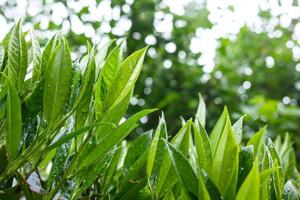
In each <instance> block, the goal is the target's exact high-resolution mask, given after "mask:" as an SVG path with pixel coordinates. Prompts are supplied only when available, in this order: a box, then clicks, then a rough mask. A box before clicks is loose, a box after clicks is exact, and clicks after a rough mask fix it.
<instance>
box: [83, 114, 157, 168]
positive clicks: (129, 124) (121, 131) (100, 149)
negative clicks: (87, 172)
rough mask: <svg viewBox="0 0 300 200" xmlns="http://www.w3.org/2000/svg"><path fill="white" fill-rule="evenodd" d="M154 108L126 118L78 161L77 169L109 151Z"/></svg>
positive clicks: (88, 164)
mask: <svg viewBox="0 0 300 200" xmlns="http://www.w3.org/2000/svg"><path fill="white" fill-rule="evenodd" d="M155 110H156V109H146V110H143V111H140V112H138V113H136V114H135V115H133V116H132V117H130V118H129V119H127V120H126V121H125V122H124V123H123V124H121V125H120V126H119V127H118V128H117V129H116V130H115V131H113V133H112V134H111V135H109V136H108V137H107V138H105V139H104V140H102V141H101V142H100V143H99V144H98V145H97V146H96V147H95V148H94V149H93V150H92V151H91V152H90V153H89V154H88V155H87V156H86V157H84V158H83V160H80V161H78V164H79V165H78V171H79V170H81V169H83V168H85V167H87V166H90V165H91V164H92V163H94V162H95V161H97V160H98V159H99V158H101V156H102V155H103V154H104V153H106V152H107V151H109V150H110V149H111V148H112V147H113V146H115V145H116V144H118V143H119V142H121V141H122V139H124V138H125V137H126V136H127V135H128V134H129V133H130V132H131V131H132V130H133V129H134V128H135V127H136V123H137V122H138V121H139V120H140V118H142V117H143V116H145V115H147V114H149V113H151V112H154V111H155Z"/></svg>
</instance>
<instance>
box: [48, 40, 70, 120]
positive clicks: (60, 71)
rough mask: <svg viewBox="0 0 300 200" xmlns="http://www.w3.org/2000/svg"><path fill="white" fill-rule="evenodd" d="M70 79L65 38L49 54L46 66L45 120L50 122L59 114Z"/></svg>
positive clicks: (67, 48) (68, 50)
mask: <svg viewBox="0 0 300 200" xmlns="http://www.w3.org/2000/svg"><path fill="white" fill-rule="evenodd" d="M71 79H72V65H71V56H70V49H69V46H68V44H67V42H66V40H64V39H62V42H61V43H60V45H59V46H58V47H56V48H55V50H54V51H53V52H52V54H51V56H50V60H49V63H48V65H47V67H46V74H45V83H44V94H43V107H44V114H45V118H46V120H47V122H48V123H49V124H50V123H52V122H53V121H54V120H56V118H57V117H58V116H59V115H60V114H61V112H62V110H63V107H64V104H65V102H66V100H67V98H68V96H69V88H70V84H71Z"/></svg>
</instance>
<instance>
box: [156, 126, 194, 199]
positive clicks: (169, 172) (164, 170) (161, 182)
mask: <svg viewBox="0 0 300 200" xmlns="http://www.w3.org/2000/svg"><path fill="white" fill-rule="evenodd" d="M190 127H191V122H190V121H189V122H187V123H186V124H185V125H184V126H183V127H182V128H181V129H180V130H179V132H178V133H177V134H176V135H175V136H174V137H173V138H172V140H171V142H170V143H171V144H172V146H173V147H175V148H178V149H179V150H180V151H181V152H182V153H183V154H184V155H187V154H188V149H189V142H190ZM176 182H177V175H176V172H175V169H174V168H173V167H172V161H171V159H170V156H169V155H168V151H167V150H165V153H164V158H163V161H162V163H161V166H160V168H159V173H158V177H157V180H156V183H155V190H156V195H157V196H159V195H161V194H162V193H166V192H168V191H169V190H170V189H171V188H172V187H173V186H174V185H175V184H176Z"/></svg>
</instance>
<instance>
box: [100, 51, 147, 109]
mask: <svg viewBox="0 0 300 200" xmlns="http://www.w3.org/2000/svg"><path fill="white" fill-rule="evenodd" d="M147 49H148V47H145V48H143V49H141V50H138V51H136V52H134V53H133V54H131V55H130V56H128V57H127V58H126V59H125V60H124V61H123V62H122V64H121V66H120V69H119V70H118V72H117V74H116V75H115V78H114V81H113V87H112V88H111V89H110V91H108V93H109V96H110V98H109V99H107V101H106V102H105V107H106V108H110V109H112V108H114V107H115V106H116V105H118V104H119V102H120V101H122V100H123V99H124V98H125V97H126V96H127V94H128V93H129V92H131V91H132V89H133V87H134V84H135V82H136V80H137V78H138V76H139V74H140V72H141V69H142V64H143V61H144V57H145V54H146V51H147Z"/></svg>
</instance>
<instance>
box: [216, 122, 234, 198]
mask: <svg viewBox="0 0 300 200" xmlns="http://www.w3.org/2000/svg"><path fill="white" fill-rule="evenodd" d="M238 154H239V146H238V144H237V143H236V141H235V137H234V134H233V131H232V127H231V123H230V120H229V118H228V117H227V122H226V125H225V128H224V131H223V133H222V135H221V138H220V142H219V144H218V146H217V149H216V153H215V156H214V158H213V166H212V175H211V176H212V180H213V181H214V183H215V184H216V186H217V187H218V189H219V191H220V193H221V194H222V195H223V196H225V194H226V193H227V192H228V191H227V190H228V189H229V188H230V184H228V183H230V182H231V181H232V180H233V178H234V174H235V171H236V169H237V167H238ZM234 182H235V181H234Z"/></svg>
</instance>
